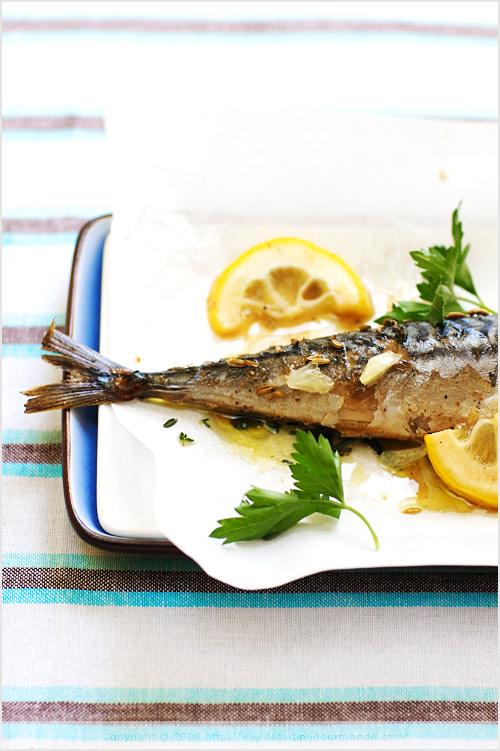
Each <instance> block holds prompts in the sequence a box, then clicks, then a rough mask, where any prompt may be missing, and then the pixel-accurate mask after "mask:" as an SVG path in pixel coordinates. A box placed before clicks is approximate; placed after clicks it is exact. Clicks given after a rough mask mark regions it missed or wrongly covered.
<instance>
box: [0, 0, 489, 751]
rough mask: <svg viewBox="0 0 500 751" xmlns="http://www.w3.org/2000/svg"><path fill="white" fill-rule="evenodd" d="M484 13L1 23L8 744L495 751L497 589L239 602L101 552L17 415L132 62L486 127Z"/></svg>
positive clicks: (376, 579)
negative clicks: (109, 118)
mask: <svg viewBox="0 0 500 751" xmlns="http://www.w3.org/2000/svg"><path fill="white" fill-rule="evenodd" d="M495 14H496V4H495V3H245V2H243V3H175V2H174V3H161V2H160V3H107V2H102V3H18V2H7V3H4V23H3V31H4V121H3V124H4V154H3V156H4V159H3V164H4V253H3V264H4V277H3V278H4V292H3V310H4V317H3V325H4V329H3V341H4V344H3V358H4V384H3V388H4V409H3V458H4V464H3V476H4V477H3V483H4V493H3V497H4V512H3V522H4V533H3V566H4V574H3V587H4V607H3V624H4V625H3V627H4V656H3V681H4V688H3V699H4V730H3V734H4V744H5V747H7V748H28V747H29V748H107V747H118V748H164V747H166V748H168V747H173V748H184V747H186V748H187V747H197V748H219V747H228V748H239V747H241V748H268V747H269V748H274V747H285V748H290V747H295V746H299V747H302V748H313V747H316V746H317V747H326V748H351V747H354V748H358V747H362V748H386V747H388V748H389V747H390V748H431V747H436V748H437V747H441V748H442V747H449V748H489V747H496V740H495V739H496V734H497V731H496V690H495V685H496V675H497V663H496V653H495V648H496V641H497V635H496V634H497V632H496V621H495V617H496V609H495V605H496V594H495V592H496V574H495V573H493V572H492V571H491V570H481V569H470V570H467V569H460V570H456V571H450V570H436V569H432V570H426V569H415V570H389V571H388V570H379V571H369V572H364V571H351V572H342V571H341V572H331V573H323V574H319V575H316V576H312V577H309V578H307V579H304V580H302V581H298V582H295V583H292V584H290V585H287V586H284V587H281V588H279V589H276V590H272V591H262V592H242V591H235V590H232V589H231V588H229V587H227V586H225V585H222V584H220V583H218V582H216V581H214V580H212V579H210V578H209V577H208V576H207V575H205V574H204V573H203V572H202V571H201V570H200V569H199V568H198V567H197V566H196V565H195V564H193V563H192V562H191V561H189V560H187V559H186V558H184V557H177V556H172V557H161V558H153V557H132V556H126V555H113V554H106V553H103V552H100V551H98V550H96V549H92V548H90V547H88V546H87V545H86V544H85V543H83V542H82V541H80V540H79V538H78V537H77V536H76V535H75V533H74V532H73V530H72V528H71V526H70V523H69V521H68V519H67V517H66V514H65V510H64V499H63V489H62V482H61V464H60V462H61V449H60V415H58V414H57V413H48V414H42V415H37V416H33V417H30V418H29V419H28V418H26V417H25V416H24V415H23V414H22V403H23V397H22V396H21V395H20V394H19V391H20V390H21V389H22V388H27V387H29V386H31V385H34V384H37V383H41V382H44V381H48V380H50V379H51V378H52V372H51V370H50V368H49V366H47V365H44V364H43V363H42V362H41V361H40V359H39V354H40V346H39V342H40V339H41V334H42V332H43V330H44V327H46V326H47V324H49V323H50V321H51V320H52V318H53V317H54V316H57V318H58V322H59V323H61V324H62V323H64V314H63V312H62V311H64V310H65V306H66V294H67V287H68V278H69V270H70V263H71V258H72V253H73V248H74V242H75V238H76V234H77V232H78V230H79V228H80V227H81V226H82V225H83V224H84V223H85V221H86V220H87V219H89V218H92V217H93V216H97V215H100V214H104V213H107V212H109V211H111V210H112V208H113V207H112V206H111V205H110V203H109V201H110V199H109V194H108V192H107V177H106V169H105V165H106V155H105V134H104V129H103V112H104V110H105V107H106V104H107V102H108V100H109V96H110V87H111V86H112V82H114V83H115V84H116V85H118V84H120V85H121V86H122V87H123V88H125V89H126V88H127V86H128V85H130V86H131V87H133V86H137V85H138V81H140V75H138V76H137V79H135V80H133V81H131V82H130V84H129V82H128V81H127V80H124V81H123V80H122V81H121V83H120V81H119V79H118V78H117V76H118V74H119V71H120V70H123V71H128V72H130V70H131V61H134V64H135V65H136V67H137V70H138V71H139V73H140V72H141V65H149V64H150V62H151V60H156V61H161V62H162V65H161V66H160V68H158V69H156V70H155V71H154V72H153V73H154V75H153V82H154V83H155V85H156V91H157V93H158V96H161V95H162V91H163V84H165V86H167V85H172V80H173V79H175V83H176V85H177V86H184V85H185V86H186V90H187V91H190V93H191V95H193V88H192V87H193V86H196V85H197V86H198V89H195V91H194V96H196V95H197V94H198V93H199V94H200V96H201V93H202V91H201V90H202V88H203V85H204V80H205V79H204V76H205V77H206V76H207V68H208V69H209V70H210V66H215V67H213V68H212V72H213V71H214V70H219V71H221V70H223V69H227V70H229V69H230V70H231V74H232V76H233V79H231V80H235V79H236V78H237V79H238V80H239V81H240V82H241V86H239V87H235V97H236V98H237V97H238V96H241V90H242V89H243V90H244V94H245V96H247V97H253V98H254V99H259V98H260V99H261V100H262V101H263V102H264V103H268V102H269V101H274V102H275V101H276V96H277V94H276V92H277V91H279V92H280V96H281V97H282V99H283V103H284V104H285V103H290V102H292V101H293V102H294V103H295V104H296V103H299V104H301V105H304V106H307V105H308V104H309V103H312V102H313V101H314V102H315V103H316V104H317V103H318V101H320V102H323V103H324V105H325V106H326V107H329V108H330V109H335V110H337V111H339V112H369V113H371V114H377V113H378V114H395V115H401V116H405V115H417V116H424V117H425V116H427V117H429V116H430V117H436V116H438V117H451V118H475V119H495V118H496V116H497V113H496V77H495V76H496V29H495V23H496V19H495ZM144 61H146V62H144ZM148 61H149V62H148ZM262 61H265V64H264V63H262ZM270 61H275V64H273V65H270ZM217 66H219V67H217ZM110 70H112V74H113V76H112V77H110V75H109V72H110ZM148 75H149V78H150V83H151V76H152V72H151V70H150V69H149V70H148ZM155 76H156V78H155ZM196 82H198V83H196ZM245 87H246V88H245ZM277 87H278V88H277ZM132 90H133V89H132Z"/></svg>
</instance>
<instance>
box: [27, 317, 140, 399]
mask: <svg viewBox="0 0 500 751" xmlns="http://www.w3.org/2000/svg"><path fill="white" fill-rule="evenodd" d="M42 349H43V350H45V351H46V352H48V353H50V354H44V355H42V359H43V360H45V361H46V362H50V363H51V364H52V365H56V366H58V367H60V368H62V369H63V370H64V371H65V375H64V380H63V381H61V382H59V383H52V384H49V385H46V386H37V387H36V388H33V389H30V390H29V391H23V394H25V395H26V396H28V397H29V399H28V401H27V402H26V404H25V405H24V407H25V412H28V413H31V412H44V411H46V410H51V409H69V408H71V407H88V406H91V405H96V404H110V403H111V402H118V401H120V402H122V401H128V400H129V399H133V398H134V397H136V396H137V395H138V394H139V393H140V392H141V391H142V389H143V379H144V376H143V374H142V373H138V372H137V371H132V370H130V369H129V368H124V367H123V366H121V365H118V364H117V363H115V362H112V361H111V360H108V359H107V358H106V357H103V356H102V355H101V354H99V352H96V351H95V350H93V349H91V348H90V347H87V346H86V345H85V344H80V343H79V342H76V341H75V340H74V339H72V338H71V337H69V336H68V335H67V334H63V333H62V332H61V331H57V329H56V328H55V322H54V321H53V322H52V324H51V326H50V328H49V329H48V331H47V333H46V334H45V336H44V338H43V341H42Z"/></svg>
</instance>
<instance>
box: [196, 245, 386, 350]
mask: <svg viewBox="0 0 500 751" xmlns="http://www.w3.org/2000/svg"><path fill="white" fill-rule="evenodd" d="M207 311H208V320H209V322H210V325H211V327H212V329H213V330H214V331H215V333H216V334H218V335H219V336H236V335H238V334H240V333H243V332H245V331H246V330H247V329H248V328H249V327H250V326H251V325H252V323H254V322H256V321H260V322H262V323H264V324H265V325H266V326H268V327H269V328H277V327H279V326H289V325H292V324H297V323H303V322H305V321H310V320H312V319H314V318H315V317H317V316H319V315H324V314H327V313H333V314H335V315H337V316H341V317H346V318H351V319H354V321H355V322H362V321H366V320H367V319H368V318H370V317H371V316H372V315H373V306H372V302H371V299H370V296H369V294H368V292H367V290H366V289H365V287H364V285H363V283H362V281H361V279H360V278H359V276H358V275H357V274H356V273H355V272H354V271H353V270H352V269H351V268H350V266H348V264H347V263H345V261H343V260H342V259H341V258H339V256H336V255H335V254H334V253H330V252H329V251H328V250H323V248H318V247H316V246H315V245H313V244H312V243H310V242H306V241H305V240H297V239H295V238H292V237H286V238H279V239H276V240H270V241H269V242H266V243H263V244H262V245H257V246H256V247H254V248H251V249H250V250H247V251H246V253H243V254H242V255H240V256H239V257H238V258H237V259H236V260H235V261H233V263H231V264H230V265H229V266H228V267H227V268H226V269H225V270H224V271H223V272H222V274H220V275H219V276H218V277H217V279H216V280H215V282H214V283H213V285H212V288H211V290H210V294H209V296H208V300H207Z"/></svg>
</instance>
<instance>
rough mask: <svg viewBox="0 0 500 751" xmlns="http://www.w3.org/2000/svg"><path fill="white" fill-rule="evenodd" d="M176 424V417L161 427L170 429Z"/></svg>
mask: <svg viewBox="0 0 500 751" xmlns="http://www.w3.org/2000/svg"><path fill="white" fill-rule="evenodd" d="M176 422H177V418H176V417H171V418H170V420H167V422H164V423H163V427H164V428H171V427H172V425H175V423H176Z"/></svg>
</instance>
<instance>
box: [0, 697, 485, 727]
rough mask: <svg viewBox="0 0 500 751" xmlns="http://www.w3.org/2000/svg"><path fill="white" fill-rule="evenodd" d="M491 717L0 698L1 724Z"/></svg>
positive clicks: (438, 707) (451, 706)
mask: <svg viewBox="0 0 500 751" xmlns="http://www.w3.org/2000/svg"><path fill="white" fill-rule="evenodd" d="M496 719H497V706H496V704H495V703H494V702H464V701H366V702H328V703H317V704H309V703H307V704H306V703H304V704H271V703H269V704H268V703H255V704H250V703H249V704H246V703H245V704H230V703H228V704H174V703H166V702H165V703H163V702H162V703H151V704H150V703H147V704H146V703H144V704H118V703H117V704H112V703H109V704H108V703H106V704H104V703H103V704H97V703H95V704H94V703H83V702H82V703H80V702H69V701H68V702H64V701H60V702H57V701H55V702H4V704H3V720H4V722H75V723H80V722H196V723H207V722H208V723H220V722H224V723H232V722H234V723H240V722H259V723H283V722H289V723H303V722H307V723H335V722H351V723H352V722H356V723H357V722H360V723H362V722H475V723H493V722H496Z"/></svg>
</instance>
